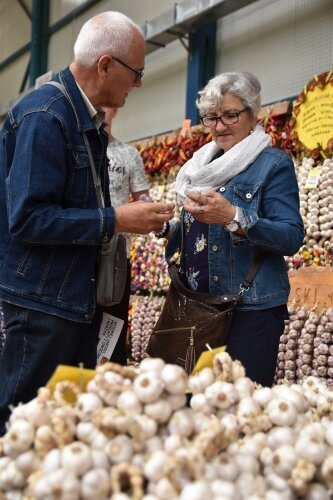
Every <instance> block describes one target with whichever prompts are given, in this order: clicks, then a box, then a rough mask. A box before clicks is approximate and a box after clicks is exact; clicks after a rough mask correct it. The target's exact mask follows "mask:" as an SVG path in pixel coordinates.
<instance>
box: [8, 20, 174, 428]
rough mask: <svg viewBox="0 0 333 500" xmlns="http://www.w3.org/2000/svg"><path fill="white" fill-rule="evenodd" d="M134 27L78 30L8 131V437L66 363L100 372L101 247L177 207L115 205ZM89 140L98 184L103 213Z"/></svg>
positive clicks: (135, 48)
mask: <svg viewBox="0 0 333 500" xmlns="http://www.w3.org/2000/svg"><path fill="white" fill-rule="evenodd" d="M144 58H145V44H144V39H143V36H142V33H141V31H140V28H139V26H138V25H136V24H135V23H134V22H133V21H132V20H131V19H129V18H128V17H127V16H125V15H123V14H121V13H119V12H111V11H109V12H103V13H101V14H98V15H97V16H95V17H93V18H92V19H90V20H88V21H87V22H86V23H85V24H84V25H83V27H82V29H81V31H80V33H79V35H78V37H77V40H76V43H75V46H74V61H73V62H72V63H71V64H70V66H69V67H68V68H66V69H64V70H63V71H60V73H59V74H57V75H56V76H55V79H54V80H55V81H56V82H58V83H60V84H61V85H62V86H63V87H64V89H65V94H66V95H65V94H64V93H63V92H62V91H61V89H59V88H57V87H56V86H54V85H44V86H42V87H41V88H40V89H38V90H35V91H33V92H31V93H30V94H28V95H27V96H25V97H24V98H23V99H22V100H20V101H19V102H18V103H17V104H16V105H15V106H14V107H13V109H12V110H11V111H10V112H9V114H8V117H7V118H6V120H5V123H4V125H3V129H2V130H1V145H0V298H1V300H2V307H3V312H4V320H5V326H6V340H5V345H4V348H3V352H2V357H1V361H0V435H1V433H3V432H4V431H5V423H6V421H7V419H8V416H9V406H10V405H16V404H18V403H19V402H20V401H22V402H26V401H28V400H30V399H32V398H33V397H34V396H35V395H36V390H37V389H38V387H40V386H42V385H44V384H45V383H46V382H47V380H48V379H49V377H50V376H51V374H52V373H53V371H54V369H55V368H56V366H57V365H58V364H67V365H77V364H78V363H80V362H81V363H83V364H84V366H85V367H88V368H94V367H95V365H96V347H97V341H98V332H99V327H100V323H101V317H102V311H101V308H100V307H99V306H97V305H96V284H95V276H96V261H97V255H98V249H99V246H100V244H101V243H102V242H106V241H108V240H109V239H110V237H111V236H112V235H113V234H114V233H118V232H136V233H142V234H144V233H148V232H150V231H152V230H155V231H160V230H161V228H162V227H163V224H164V222H166V221H168V220H169V219H171V218H172V217H173V208H174V206H173V205H172V204H170V203H151V202H147V203H142V202H140V201H138V202H133V203H128V204H125V205H122V206H119V207H117V208H113V207H112V206H111V203H110V196H109V189H108V188H109V185H108V173H107V156H106V149H107V143H108V138H107V134H106V133H105V132H104V130H103V126H104V125H103V112H102V111H101V109H102V107H112V106H115V107H121V106H123V105H124V104H125V101H126V98H127V96H128V94H129V92H130V91H131V90H132V89H133V87H140V86H141V79H142V76H143V68H144ZM83 133H85V134H86V136H87V139H88V141H89V145H90V148H91V151H92V156H93V161H94V163H95V166H96V170H97V175H98V176H99V178H100V180H101V184H102V190H103V194H104V199H105V208H104V209H100V208H98V203H97V197H96V192H95V186H94V183H93V179H92V172H91V168H90V163H89V157H88V153H87V148H86V145H85V142H84V138H83Z"/></svg>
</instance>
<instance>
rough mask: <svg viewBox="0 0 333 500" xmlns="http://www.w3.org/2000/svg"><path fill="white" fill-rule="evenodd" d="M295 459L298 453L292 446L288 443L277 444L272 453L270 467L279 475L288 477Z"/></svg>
mask: <svg viewBox="0 0 333 500" xmlns="http://www.w3.org/2000/svg"><path fill="white" fill-rule="evenodd" d="M297 460H298V454H297V452H296V451H295V449H294V447H293V446H291V445H289V444H284V445H282V446H279V447H278V448H277V449H276V450H275V451H274V453H273V455H272V460H271V465H272V469H273V471H274V472H275V473H276V474H278V475H279V476H281V477H284V478H288V477H289V474H290V471H291V470H292V469H293V468H294V467H295V465H296V462H297Z"/></svg>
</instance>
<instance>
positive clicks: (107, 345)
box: [97, 313, 124, 365]
mask: <svg viewBox="0 0 333 500" xmlns="http://www.w3.org/2000/svg"><path fill="white" fill-rule="evenodd" d="M123 324H124V320H123V319H120V318H116V316H112V314H107V313H103V319H102V324H101V327H100V330H99V335H98V338H99V342H98V345H97V364H99V365H100V364H102V363H105V362H106V361H109V359H110V358H111V355H112V353H113V351H114V348H115V347H116V344H117V341H118V339H119V335H120V332H121V329H122V327H123Z"/></svg>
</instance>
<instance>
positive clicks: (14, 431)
mask: <svg viewBox="0 0 333 500" xmlns="http://www.w3.org/2000/svg"><path fill="white" fill-rule="evenodd" d="M34 437H35V431H34V427H33V425H32V424H31V423H30V422H29V421H28V420H23V419H17V420H14V421H13V423H12V424H11V425H10V428H9V430H8V431H7V433H6V434H5V435H4V437H3V440H2V446H3V451H4V454H5V455H8V456H9V457H16V456H17V455H19V454H20V453H22V452H24V451H27V450H28V449H29V448H30V446H31V445H32V443H33V441H34Z"/></svg>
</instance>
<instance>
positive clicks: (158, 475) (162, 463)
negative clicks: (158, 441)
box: [143, 450, 168, 482]
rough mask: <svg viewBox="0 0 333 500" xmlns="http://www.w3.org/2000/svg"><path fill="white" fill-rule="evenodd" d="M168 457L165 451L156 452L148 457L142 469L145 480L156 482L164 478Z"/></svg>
mask: <svg viewBox="0 0 333 500" xmlns="http://www.w3.org/2000/svg"><path fill="white" fill-rule="evenodd" d="M167 459H168V456H167V454H166V452H165V451H163V450H157V451H155V452H154V453H152V454H151V455H150V457H149V458H148V460H147V461H146V463H145V465H144V467H143V473H144V475H145V477H146V478H147V479H149V480H150V481H153V482H157V481H159V480H160V479H162V478H163V477H164V476H165V470H166V464H167Z"/></svg>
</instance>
